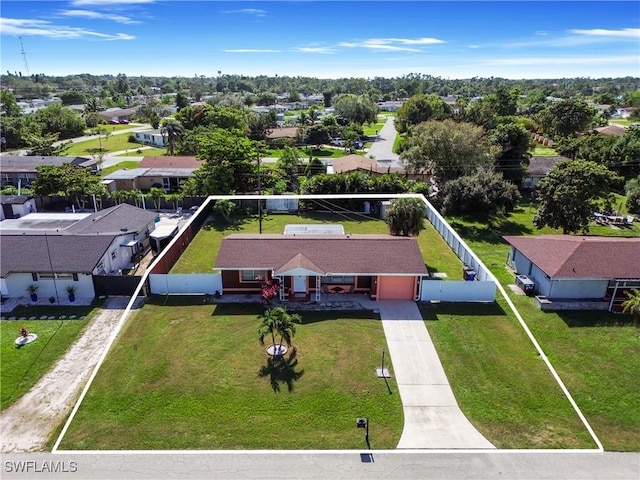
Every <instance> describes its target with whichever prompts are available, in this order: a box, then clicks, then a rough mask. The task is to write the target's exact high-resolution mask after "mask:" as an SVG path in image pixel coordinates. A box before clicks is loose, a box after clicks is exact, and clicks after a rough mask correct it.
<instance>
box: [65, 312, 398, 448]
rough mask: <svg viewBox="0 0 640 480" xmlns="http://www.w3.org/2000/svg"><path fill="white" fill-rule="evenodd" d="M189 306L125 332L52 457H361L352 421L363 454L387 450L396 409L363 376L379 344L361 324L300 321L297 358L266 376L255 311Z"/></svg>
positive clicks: (393, 398) (377, 333)
mask: <svg viewBox="0 0 640 480" xmlns="http://www.w3.org/2000/svg"><path fill="white" fill-rule="evenodd" d="M188 301H192V300H183V299H171V300H169V301H168V303H167V304H166V305H165V304H164V300H159V301H158V302H157V303H155V302H154V303H151V304H147V305H145V306H144V307H143V308H142V309H141V310H140V311H139V312H138V313H137V314H136V315H135V317H133V318H132V319H131V320H130V321H129V322H128V324H127V326H126V327H125V330H124V332H123V334H122V335H121V336H120V338H119V340H118V342H117V344H115V345H114V347H113V349H112V351H111V352H110V353H109V356H108V357H107V359H106V361H105V363H104V364H103V366H102V368H101V369H100V371H99V372H98V375H97V377H96V379H95V381H94V383H93V385H92V388H91V389H90V390H89V393H88V394H87V396H86V398H85V400H84V402H83V404H82V406H81V407H80V409H79V410H78V413H77V415H76V417H75V418H74V421H73V422H72V424H71V426H70V428H69V430H68V431H67V434H66V436H65V438H64V440H63V442H62V444H61V448H62V449H360V448H366V444H365V441H364V438H363V437H364V435H363V432H362V430H358V429H356V428H355V419H356V418H357V417H360V416H367V417H369V419H370V421H371V431H370V440H371V447H372V448H375V449H390V448H394V447H395V446H396V444H397V442H398V440H399V438H400V434H401V431H402V426H403V413H402V405H401V401H400V396H399V394H398V390H397V386H396V383H395V381H394V380H393V378H391V379H390V381H389V389H387V386H386V384H385V382H384V381H383V380H381V379H379V378H376V376H375V373H374V372H375V368H376V366H378V365H379V362H380V356H379V355H380V349H381V348H383V347H385V346H386V342H385V336H384V331H383V329H382V324H381V322H380V321H379V320H378V319H377V318H376V317H374V316H372V314H370V313H368V312H340V313H336V312H328V313H324V312H303V313H302V317H303V323H302V324H301V325H298V326H297V329H296V330H297V331H296V335H295V337H294V339H293V340H294V341H293V344H294V346H295V348H296V356H295V357H294V359H293V360H291V359H290V360H289V362H288V364H287V366H286V368H283V369H280V370H279V371H276V372H274V373H273V375H271V373H272V372H273V370H272V371H269V370H268V364H267V358H268V357H267V354H266V352H265V347H264V346H262V345H260V343H259V342H258V339H257V327H258V324H259V322H258V320H257V318H256V315H257V314H258V313H259V312H260V310H261V307H260V306H259V305H244V306H243V305H220V306H217V307H216V306H212V305H202V304H199V305H189V304H186V302H188ZM265 369H267V371H266V372H265V371H264V370H265ZM289 385H290V386H291V387H292V388H291V390H290V389H289Z"/></svg>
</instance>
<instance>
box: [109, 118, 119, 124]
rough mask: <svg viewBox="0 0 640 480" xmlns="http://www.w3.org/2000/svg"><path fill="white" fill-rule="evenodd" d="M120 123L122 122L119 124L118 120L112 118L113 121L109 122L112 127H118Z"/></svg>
mask: <svg viewBox="0 0 640 480" xmlns="http://www.w3.org/2000/svg"><path fill="white" fill-rule="evenodd" d="M118 123H120V122H118V119H117V118H112V119H111V120H109V124H111V125H118Z"/></svg>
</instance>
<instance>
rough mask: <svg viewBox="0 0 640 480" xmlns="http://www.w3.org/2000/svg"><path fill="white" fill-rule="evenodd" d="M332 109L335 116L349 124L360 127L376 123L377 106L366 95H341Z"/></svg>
mask: <svg viewBox="0 0 640 480" xmlns="http://www.w3.org/2000/svg"><path fill="white" fill-rule="evenodd" d="M334 108H335V112H336V115H337V116H338V117H342V118H344V119H345V120H347V122H349V123H357V124H358V125H362V124H364V123H376V120H377V119H378V106H377V105H376V104H375V103H374V102H372V101H371V99H370V98H369V96H367V95H360V96H356V95H353V94H346V95H341V96H340V97H338V99H337V100H336V101H335V104H334Z"/></svg>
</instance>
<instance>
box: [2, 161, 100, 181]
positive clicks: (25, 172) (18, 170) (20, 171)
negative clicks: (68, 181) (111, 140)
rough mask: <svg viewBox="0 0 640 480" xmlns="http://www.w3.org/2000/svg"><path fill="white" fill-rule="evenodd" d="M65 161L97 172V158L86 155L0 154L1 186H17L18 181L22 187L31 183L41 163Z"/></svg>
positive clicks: (56, 164)
mask: <svg viewBox="0 0 640 480" xmlns="http://www.w3.org/2000/svg"><path fill="white" fill-rule="evenodd" d="M65 163H71V164H73V165H79V166H81V167H87V168H90V169H91V171H92V172H93V173H95V172H97V169H98V160H95V159H90V158H86V157H43V156H26V155H25V156H17V155H3V156H0V172H1V173H0V179H1V183H2V187H6V186H7V185H12V186H14V187H18V183H20V184H21V185H22V186H23V187H25V186H28V185H30V184H31V182H32V181H33V180H35V179H36V178H37V177H38V172H37V170H36V169H37V168H38V167H40V166H42V165H54V166H58V167H59V166H61V165H62V164H65Z"/></svg>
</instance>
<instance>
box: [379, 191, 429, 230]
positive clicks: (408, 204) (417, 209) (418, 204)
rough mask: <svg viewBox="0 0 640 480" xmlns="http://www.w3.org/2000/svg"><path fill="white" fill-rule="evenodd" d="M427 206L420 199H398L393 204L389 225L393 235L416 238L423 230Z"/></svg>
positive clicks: (388, 215) (388, 218)
mask: <svg viewBox="0 0 640 480" xmlns="http://www.w3.org/2000/svg"><path fill="white" fill-rule="evenodd" d="M424 213H425V205H424V203H423V202H422V201H421V200H420V199H418V198H397V199H395V200H393V201H392V202H391V206H390V207H389V211H388V214H387V223H388V224H389V232H390V233H391V235H398V236H403V237H408V236H415V235H419V234H420V230H422V227H423V225H422V222H423V219H424Z"/></svg>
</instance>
